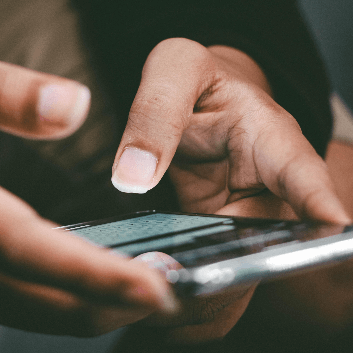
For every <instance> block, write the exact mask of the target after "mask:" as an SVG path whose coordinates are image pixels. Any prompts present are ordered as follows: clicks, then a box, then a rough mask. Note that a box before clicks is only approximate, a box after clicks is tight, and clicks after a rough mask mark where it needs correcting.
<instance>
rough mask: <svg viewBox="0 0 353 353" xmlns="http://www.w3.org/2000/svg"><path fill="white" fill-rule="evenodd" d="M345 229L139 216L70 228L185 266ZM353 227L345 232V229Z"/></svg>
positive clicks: (97, 240) (92, 238) (183, 216)
mask: <svg viewBox="0 0 353 353" xmlns="http://www.w3.org/2000/svg"><path fill="white" fill-rule="evenodd" d="M343 228H344V227H341V226H337V225H317V224H314V223H302V222H296V221H279V220H265V219H249V218H235V217H225V216H213V215H197V214H196V215H195V214H172V213H160V212H145V213H137V214H134V215H130V216H125V217H123V218H122V219H118V220H106V221H104V220H103V221H96V222H89V223H83V224H79V225H75V226H68V227H66V229H67V230H70V231H73V232H74V233H76V234H77V235H79V236H82V237H84V238H86V239H88V240H90V241H92V242H94V243H96V244H99V245H101V246H105V247H109V248H112V249H117V250H118V251H119V252H123V253H125V254H127V255H129V256H137V255H139V254H141V253H144V252H149V251H161V252H164V253H167V254H169V255H171V256H173V258H175V259H176V260H177V261H179V262H180V263H181V264H182V265H183V266H184V267H194V266H201V265H207V264H210V263H214V262H217V261H223V260H227V259H234V258H236V257H243V256H246V255H250V254H254V253H258V252H263V251H266V250H269V249H275V248H278V247H280V246H283V245H290V244H289V243H293V244H296V243H298V242H305V241H307V240H313V239H317V238H325V237H328V236H330V235H334V234H340V233H341V232H342V231H344V229H343ZM348 228H349V230H352V227H346V230H348Z"/></svg>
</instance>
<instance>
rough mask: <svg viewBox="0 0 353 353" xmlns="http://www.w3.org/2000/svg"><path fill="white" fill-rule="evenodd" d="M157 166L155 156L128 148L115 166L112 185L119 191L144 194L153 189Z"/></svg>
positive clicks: (137, 149)
mask: <svg viewBox="0 0 353 353" xmlns="http://www.w3.org/2000/svg"><path fill="white" fill-rule="evenodd" d="M157 164H158V159H157V158H156V157H155V156H154V154H152V153H150V152H148V151H144V150H141V149H139V148H135V147H127V148H125V149H124V151H123V153H122V154H121V156H120V158H119V160H118V162H117V163H115V165H114V171H113V176H112V183H113V185H114V187H115V188H117V189H118V190H119V191H122V192H126V193H137V194H144V193H146V192H147V191H148V190H150V189H151V188H152V187H153V186H152V184H153V182H154V177H155V173H156V169H157Z"/></svg>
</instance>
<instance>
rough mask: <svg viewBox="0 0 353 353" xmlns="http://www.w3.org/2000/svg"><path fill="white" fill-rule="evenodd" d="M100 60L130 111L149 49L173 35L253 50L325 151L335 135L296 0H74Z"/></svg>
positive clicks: (278, 96) (279, 96)
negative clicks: (332, 131) (332, 135)
mask: <svg viewBox="0 0 353 353" xmlns="http://www.w3.org/2000/svg"><path fill="white" fill-rule="evenodd" d="M72 1H73V4H74V6H75V7H76V9H77V10H78V11H79V12H80V15H81V24H82V30H83V34H84V36H85V38H86V41H87V44H88V46H89V48H91V54H92V55H91V58H92V60H93V64H94V65H95V67H96V68H97V70H98V71H99V72H100V74H101V75H102V77H103V78H104V80H105V82H106V84H107V85H108V87H109V88H110V92H113V93H112V98H113V100H114V101H118V102H119V107H118V109H119V110H120V111H122V112H123V113H124V115H126V116H127V114H128V109H129V107H130V105H131V103H132V100H133V98H134V95H135V94H136V91H137V88H138V85H139V80H140V75H141V70H142V67H143V64H144V61H145V60H146V58H147V56H148V54H149V52H150V51H151V50H152V49H153V47H154V46H155V45H157V44H158V43H159V42H160V41H162V40H164V39H167V38H172V37H184V38H188V39H191V40H195V41H197V42H199V43H201V44H203V45H205V46H210V45H215V44H221V45H227V46H231V47H234V48H237V49H240V50H242V51H244V52H245V53H247V54H248V55H249V56H251V57H252V58H253V59H254V60H255V61H256V62H257V63H258V65H259V66H260V67H261V68H262V69H263V71H264V72H265V74H266V76H267V78H268V80H269V82H270V85H271V87H272V90H273V92H274V98H275V100H276V101H277V102H278V103H279V104H280V105H281V106H282V107H283V108H285V109H286V110H287V111H288V112H290V113H291V114H292V115H293V116H294V117H295V118H296V119H297V121H298V122H299V124H300V126H301V128H302V131H303V133H304V135H305V136H306V137H307V139H308V140H309V141H310V142H311V144H312V145H313V146H314V148H315V149H316V151H317V152H318V153H319V154H320V155H321V156H323V155H324V154H325V150H326V146H327V144H328V141H329V139H330V137H331V129H332V118H331V112H330V106H329V95H330V87H329V83H328V80H327V77H326V74H325V69H324V66H323V63H322V61H321V59H320V56H319V53H318V51H317V49H316V47H315V44H314V42H313V40H312V38H311V36H310V33H309V31H308V29H307V27H306V25H305V23H304V21H303V20H302V18H301V16H300V12H299V10H298V8H297V5H296V3H295V1H294V0H286V1H283V0H266V1H263V0H218V1H215V0H203V1H199V0H188V1H186V0H179V1H171V0H149V1H141V0H130V1H116V0H91V1H90V2H87V1H85V0H72Z"/></svg>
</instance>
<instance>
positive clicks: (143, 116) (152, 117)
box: [112, 38, 212, 193]
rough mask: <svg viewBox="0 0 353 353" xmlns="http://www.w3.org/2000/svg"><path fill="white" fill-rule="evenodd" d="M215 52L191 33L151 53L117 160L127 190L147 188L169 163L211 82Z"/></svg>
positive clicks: (118, 178)
mask: <svg viewBox="0 0 353 353" xmlns="http://www.w3.org/2000/svg"><path fill="white" fill-rule="evenodd" d="M210 65H211V60H210V54H209V53H208V51H207V49H206V48H205V47H203V46H202V45H200V44H198V43H196V42H193V41H190V40H187V39H180V38H174V39H168V40H165V41H163V42H161V43H160V44H158V45H157V46H156V47H155V48H154V49H153V51H152V52H151V53H150V55H149V56H148V58H147V61H146V63H145V65H144V68H143V72H142V79H141V84H140V87H139V89H138V92H137V94H136V97H135V100H134V102H133V104H132V107H131V110H130V114H129V119H128V122H127V125H126V128H125V131H124V135H123V137H122V140H121V143H120V146H119V149H118V152H117V154H116V158H115V162H114V165H113V177H112V182H113V184H114V186H115V187H116V188H117V189H119V190H120V191H123V192H132V193H145V192H146V191H148V190H150V189H152V188H153V187H154V186H156V185H157V184H158V182H159V181H160V179H161V178H162V176H163V174H164V173H165V172H166V170H167V169H168V167H169V165H170V163H171V160H172V158H173V156H174V154H175V151H176V149H177V147H178V145H179V142H180V139H181V136H182V133H183V131H184V130H185V128H186V127H187V126H188V124H189V122H190V120H191V116H192V114H193V108H194V105H195V103H196V101H197V99H198V97H199V96H200V94H201V93H202V89H204V88H203V86H204V83H205V82H207V77H205V76H207V75H205V73H206V72H211V71H212V70H208V68H209V66H210Z"/></svg>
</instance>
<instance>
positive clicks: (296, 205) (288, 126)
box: [231, 103, 351, 224]
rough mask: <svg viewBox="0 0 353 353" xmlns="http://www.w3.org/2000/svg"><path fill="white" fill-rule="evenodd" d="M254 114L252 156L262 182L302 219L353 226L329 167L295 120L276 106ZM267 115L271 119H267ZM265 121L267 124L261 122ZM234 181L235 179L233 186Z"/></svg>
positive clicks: (272, 105)
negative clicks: (330, 175) (331, 178)
mask: <svg viewBox="0 0 353 353" xmlns="http://www.w3.org/2000/svg"><path fill="white" fill-rule="evenodd" d="M253 111H254V112H256V113H255V114H254V120H256V121H257V124H255V123H254V122H253V123H252V126H254V127H255V128H254V131H252V132H251V134H252V135H253V136H256V138H254V141H253V143H252V149H251V155H252V158H253V161H254V166H255V168H256V171H255V174H256V175H257V176H258V178H259V179H260V181H261V182H262V183H264V184H265V185H266V186H267V187H268V188H269V189H270V190H271V191H272V192H273V193H274V194H276V195H277V196H279V197H281V198H283V199H284V200H286V201H287V202H288V203H289V204H290V205H291V206H292V208H293V209H294V211H295V212H296V214H297V215H298V216H299V217H304V218H311V219H317V220H322V221H327V222H334V223H343V224H349V223H351V220H350V218H349V217H348V216H347V214H346V212H345V211H344V209H343V207H342V205H341V203H340V201H339V199H338V197H337V195H336V192H335V190H334V187H333V185H332V182H331V180H330V177H329V174H328V171H327V167H326V164H325V163H324V161H323V160H322V159H321V158H320V157H319V156H318V155H317V153H316V152H315V150H314V148H313V147H312V146H311V144H310V143H309V142H308V141H307V140H306V138H305V137H304V136H303V134H302V133H301V131H300V129H299V127H298V125H297V123H296V121H295V120H294V118H293V117H291V116H290V115H289V114H288V113H287V112H285V111H284V110H283V109H282V108H280V107H278V106H276V105H275V104H272V103H271V104H262V108H259V109H254V110H253ZM259 112H260V113H261V114H260V116H259ZM263 116H265V117H269V118H268V119H263ZM261 119H262V120H266V123H263V124H261V123H259V121H261ZM256 129H257V131H256ZM232 167H233V166H231V168H232ZM231 174H232V171H231ZM234 182H235V180H234V178H233V179H232V180H231V184H233V185H234Z"/></svg>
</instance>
